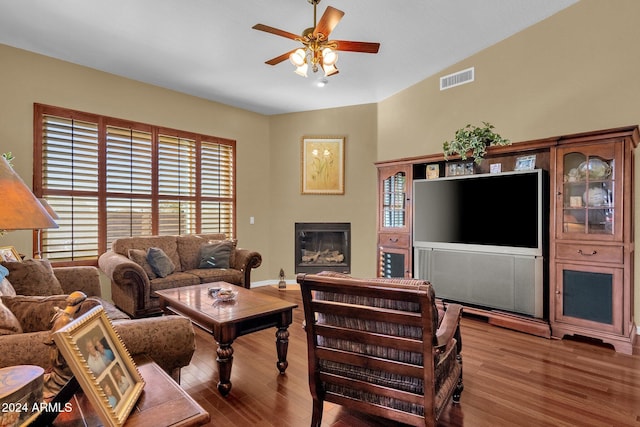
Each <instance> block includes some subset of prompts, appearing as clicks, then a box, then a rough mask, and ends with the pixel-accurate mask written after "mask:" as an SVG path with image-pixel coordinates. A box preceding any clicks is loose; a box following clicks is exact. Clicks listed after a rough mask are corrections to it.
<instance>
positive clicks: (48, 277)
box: [2, 259, 64, 296]
mask: <svg viewBox="0 0 640 427" xmlns="http://www.w3.org/2000/svg"><path fill="white" fill-rule="evenodd" d="M2 265H4V266H5V267H7V269H8V270H9V277H8V278H9V280H10V281H11V285H12V286H13V288H14V289H15V291H16V293H17V294H18V295H42V296H48V295H61V294H64V291H63V290H62V286H61V285H60V282H59V281H58V279H57V278H56V276H55V274H53V269H52V268H51V263H50V262H49V261H48V260H46V259H26V260H24V261H23V262H4V263H2Z"/></svg>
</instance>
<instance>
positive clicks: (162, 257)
mask: <svg viewBox="0 0 640 427" xmlns="http://www.w3.org/2000/svg"><path fill="white" fill-rule="evenodd" d="M147 262H148V263H149V265H150V266H151V269H152V270H153V272H154V273H156V275H157V276H158V277H167V276H168V275H170V274H171V273H173V271H174V270H175V269H176V266H175V265H173V261H171V258H169V257H168V256H167V254H166V253H165V252H164V251H163V250H162V249H160V248H149V250H148V251H147Z"/></svg>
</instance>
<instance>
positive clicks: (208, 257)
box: [199, 241, 233, 268]
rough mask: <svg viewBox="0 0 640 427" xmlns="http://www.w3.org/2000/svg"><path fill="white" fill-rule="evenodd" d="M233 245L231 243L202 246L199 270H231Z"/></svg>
mask: <svg viewBox="0 0 640 427" xmlns="http://www.w3.org/2000/svg"><path fill="white" fill-rule="evenodd" d="M232 250H233V243H232V242H229V241H224V242H218V243H207V244H204V245H202V246H200V253H199V258H200V265H199V268H229V257H230V256H231V251H232Z"/></svg>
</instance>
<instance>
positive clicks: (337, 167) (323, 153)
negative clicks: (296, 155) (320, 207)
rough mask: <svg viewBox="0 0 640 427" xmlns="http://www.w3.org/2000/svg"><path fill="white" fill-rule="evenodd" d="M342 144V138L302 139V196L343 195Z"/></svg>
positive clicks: (343, 139)
mask: <svg viewBox="0 0 640 427" xmlns="http://www.w3.org/2000/svg"><path fill="white" fill-rule="evenodd" d="M344 143H345V138H344V137H308V136H305V137H302V149H301V161H300V163H301V164H300V172H301V182H300V192H301V193H302V194H344V164H345V161H344Z"/></svg>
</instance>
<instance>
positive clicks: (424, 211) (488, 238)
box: [413, 170, 544, 255]
mask: <svg viewBox="0 0 640 427" xmlns="http://www.w3.org/2000/svg"><path fill="white" fill-rule="evenodd" d="M543 193H544V191H543V179H542V171H541V170H535V171H527V172H508V173H501V174H482V175H467V176H460V177H450V178H439V179H434V180H416V181H415V182H414V187H413V200H414V204H413V206H414V211H413V215H414V218H413V224H414V242H415V244H416V246H430V247H440V248H455V249H461V248H460V245H465V246H471V247H475V246H476V245H477V246H479V249H480V250H488V251H496V252H516V253H524V254H534V255H541V252H542V248H543V243H542V236H543V233H542V227H543V223H544V222H543V220H542V219H543V218H542V216H543V206H542V205H543ZM465 249H469V247H467V248H465Z"/></svg>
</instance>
